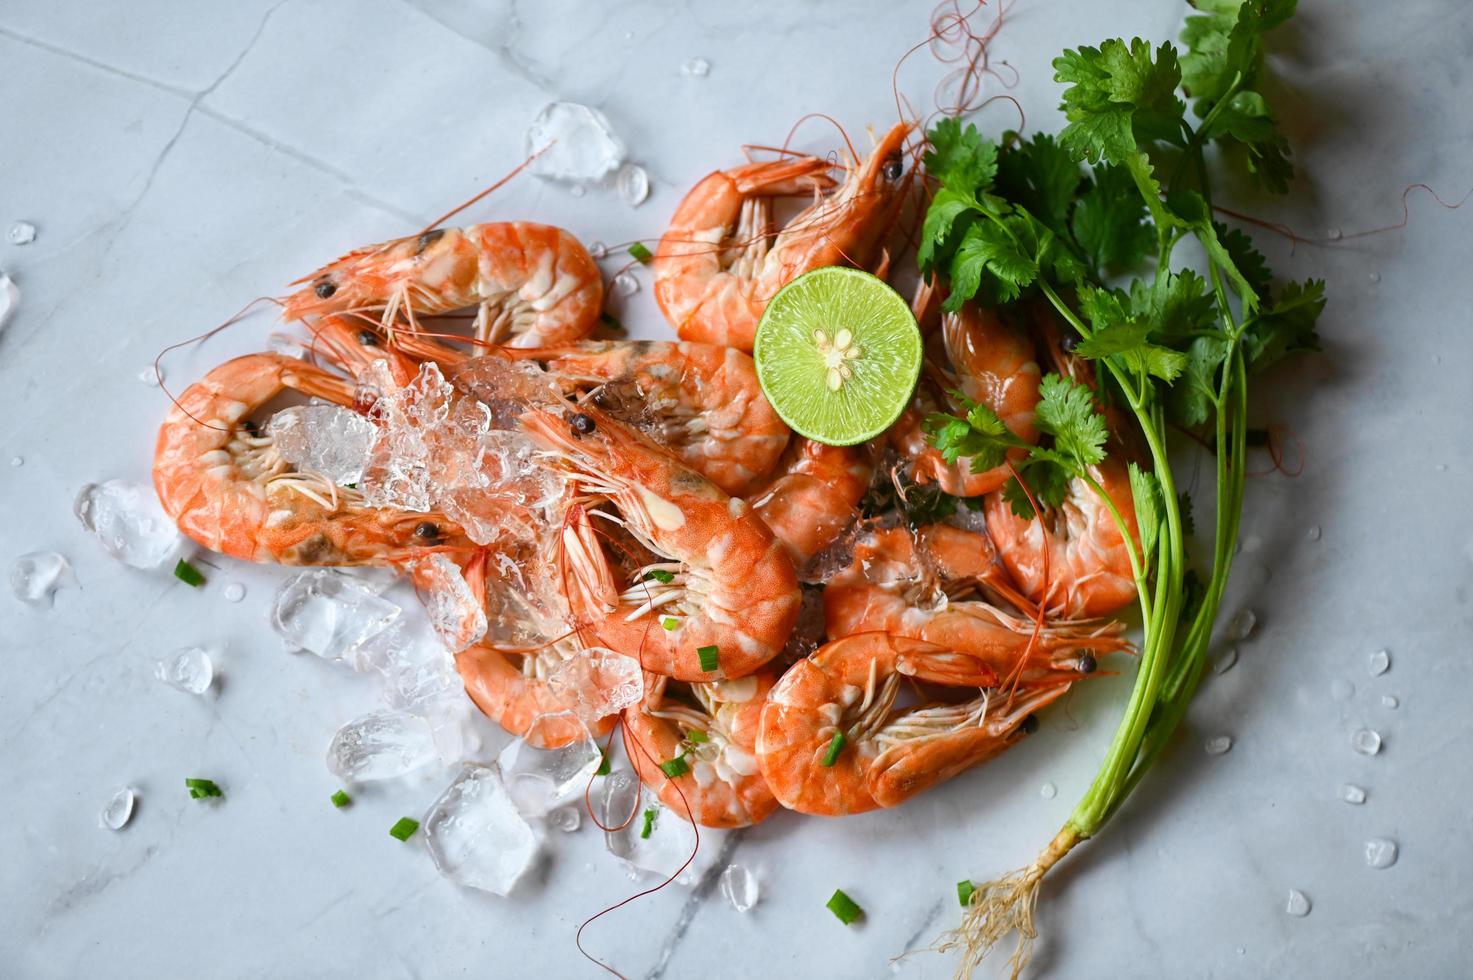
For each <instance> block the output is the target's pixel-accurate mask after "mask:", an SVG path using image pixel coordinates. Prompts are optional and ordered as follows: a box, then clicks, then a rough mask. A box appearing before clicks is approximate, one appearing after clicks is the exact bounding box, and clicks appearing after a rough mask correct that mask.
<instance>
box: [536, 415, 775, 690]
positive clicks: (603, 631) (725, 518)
mask: <svg viewBox="0 0 1473 980" xmlns="http://www.w3.org/2000/svg"><path fill="white" fill-rule="evenodd" d="M521 421H522V426H523V428H524V429H525V431H526V432H527V433H528V435H530V436H531V437H532V438H533V439H534V440H535V441H537V442H538V443H539V444H540V445H541V446H542V448H544V449H545V450H547V451H548V452H549V453H550V454H551V455H552V456H553V458H554V459H555V460H557V461H558V463H559V465H561V466H562V468H563V469H564V471H565V472H566V473H567V475H568V476H569V478H570V479H571V480H572V481H573V483H574V484H575V485H576V486H577V487H578V488H579V489H580V490H581V491H582V492H583V493H585V494H587V495H589V496H591V497H596V498H607V499H608V500H609V501H611V502H612V503H613V505H614V506H615V507H617V508H618V511H619V513H618V514H617V515H615V514H611V513H608V512H607V511H605V510H603V509H596V510H593V511H591V512H590V513H592V514H596V515H598V516H600V517H602V518H605V519H608V520H611V521H616V522H617V523H618V524H620V525H621V526H622V528H623V530H625V531H627V532H628V533H629V534H630V535H632V536H633V537H634V538H635V539H636V540H638V541H639V543H640V544H642V545H643V546H644V547H645V548H646V549H648V551H649V552H650V553H651V554H652V555H653V556H655V559H656V560H655V561H654V562H652V563H650V564H648V565H645V566H643V567H640V568H636V569H634V570H633V572H632V574H630V575H629V576H628V577H627V580H626V581H625V584H624V591H623V593H622V594H619V595H617V596H610V595H607V594H604V595H597V596H593V597H587V596H579V597H578V598H577V601H575V613H576V614H577V615H578V617H579V618H580V620H581V619H583V618H585V617H587V618H590V619H592V624H591V628H592V631H593V632H594V633H595V634H596V635H597V636H598V637H599V639H600V640H601V641H602V642H603V643H604V644H605V645H606V646H609V647H612V648H613V649H615V650H617V651H619V652H620V653H624V654H627V655H629V656H632V657H637V658H639V660H640V663H641V665H643V666H644V668H645V669H646V670H651V671H654V672H655V673H658V674H665V675H668V676H671V677H675V678H677V679H680V680H691V681H695V680H707V681H709V680H716V679H719V678H728V677H741V676H743V675H745V674H750V673H752V672H753V671H755V670H756V669H757V668H759V667H761V666H762V665H763V664H765V663H767V661H769V660H771V659H772V658H773V657H775V656H777V654H778V651H780V650H781V649H782V648H783V644H784V643H786V642H787V638H788V633H789V631H791V630H792V628H793V623H794V621H795V620H796V619H797V616H798V603H799V591H798V580H797V575H796V573H795V572H794V570H793V563H792V561H791V560H790V559H789V558H788V555H787V552H786V551H785V550H784V549H783V546H782V545H781V544H780V543H779V542H778V541H777V540H776V539H774V538H773V536H772V532H771V531H769V530H768V529H767V525H766V524H764V523H762V519H761V518H760V517H758V516H757V515H756V514H755V513H754V512H753V511H752V508H751V507H750V506H748V504H747V503H746V502H745V501H743V500H742V499H741V498H740V497H728V496H727V495H726V494H724V493H722V492H721V490H720V489H719V488H718V487H717V486H716V485H715V484H713V483H711V482H710V481H709V480H707V479H706V478H705V477H703V476H701V475H700V474H699V473H696V472H695V471H694V470H691V469H689V468H688V467H686V466H685V465H684V464H682V463H680V462H679V461H678V460H676V459H674V458H673V457H671V456H670V455H669V454H668V453H666V452H665V451H664V450H662V449H660V448H659V447H658V446H656V445H654V444H653V443H651V442H650V441H648V440H647V439H645V438H644V437H643V436H641V435H640V434H639V433H638V432H636V431H634V430H632V429H630V428H628V427H627V426H625V425H623V424H621V423H619V422H617V421H615V420H614V419H613V418H612V417H610V416H609V415H608V413H606V412H604V411H603V410H601V409H599V408H596V407H595V406H593V405H584V406H582V411H581V413H580V414H576V415H572V417H571V419H570V420H564V419H563V418H561V417H558V416H555V415H553V414H551V413H549V412H545V411H540V410H534V411H529V412H527V413H526V414H524V415H523V416H522V420H521ZM568 540H569V539H568V538H567V537H565V538H564V542H565V544H566V543H567V542H568ZM562 560H563V561H564V562H566V563H568V564H570V565H572V566H575V570H576V566H578V565H580V564H582V565H587V564H593V565H598V564H605V563H606V562H607V559H606V558H605V557H604V556H603V555H601V554H586V553H583V554H572V553H569V551H568V549H565V552H564V555H563V556H562ZM577 577H578V580H580V581H586V580H587V576H586V575H585V574H583V573H581V572H580V573H579V574H578V576H577ZM647 578H652V580H647ZM666 578H668V579H669V581H660V580H661V579H666ZM710 647H715V648H716V650H717V658H718V666H717V667H716V669H715V670H703V669H702V668H701V654H700V652H699V651H701V650H702V649H703V648H710ZM708 656H709V654H708Z"/></svg>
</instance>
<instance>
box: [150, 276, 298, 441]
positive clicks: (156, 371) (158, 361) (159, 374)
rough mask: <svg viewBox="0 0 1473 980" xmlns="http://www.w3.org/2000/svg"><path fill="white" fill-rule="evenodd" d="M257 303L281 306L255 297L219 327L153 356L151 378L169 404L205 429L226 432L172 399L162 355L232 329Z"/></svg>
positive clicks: (175, 344)
mask: <svg viewBox="0 0 1473 980" xmlns="http://www.w3.org/2000/svg"><path fill="white" fill-rule="evenodd" d="M257 303H275V304H276V305H277V306H280V305H282V304H281V300H279V299H275V298H274V297H271V296H257V297H256V298H255V299H253V300H251V301H250V302H249V303H247V304H246V305H245V306H242V307H241V308H240V310H239V311H237V312H236V313H235V314H234V315H233V316H231V317H230V319H228V320H226V321H225V322H224V323H222V324H220V325H219V326H216V327H211V328H210V329H209V330H206V331H205V332H204V333H202V334H198V335H196V336H194V337H190V338H189V339H188V340H181V341H179V342H178V343H173V344H170V345H169V346H167V347H165V348H164V349H163V350H161V351H159V352H158V354H156V355H155V356H154V359H153V376H154V379H155V380H156V381H157V382H158V386H159V388H160V390H162V391H163V393H164V394H165V395H167V396H168V398H169V401H171V402H173V403H174V407H175V408H177V409H179V411H181V412H183V413H184V414H185V415H188V416H189V417H190V418H191V419H192V420H193V421H194V422H195V423H196V424H198V425H202V426H204V427H205V428H207V429H219V430H220V431H221V432H225V431H228V430H227V429H226V428H225V427H224V426H219V425H211V424H210V423H209V422H206V421H204V420H203V419H201V418H199V417H198V416H196V415H195V414H194V413H193V412H191V411H190V410H189V409H187V408H185V407H184V406H183V405H181V404H179V399H177V398H175V397H174V393H173V392H172V391H170V390H169V387H168V385H166V384H164V369H163V361H164V355H165V354H167V353H169V352H170V351H175V350H178V349H179V348H181V347H188V346H189V345H191V344H202V343H204V342H205V341H207V340H209V339H210V338H211V337H213V336H215V335H216V334H217V333H221V332H222V331H224V330H225V329H226V328H227V327H233V326H235V325H236V324H237V323H239V322H240V321H241V320H244V319H245V318H246V316H247V315H248V314H249V313H250V312H251V307H253V306H255V305H256V304H257Z"/></svg>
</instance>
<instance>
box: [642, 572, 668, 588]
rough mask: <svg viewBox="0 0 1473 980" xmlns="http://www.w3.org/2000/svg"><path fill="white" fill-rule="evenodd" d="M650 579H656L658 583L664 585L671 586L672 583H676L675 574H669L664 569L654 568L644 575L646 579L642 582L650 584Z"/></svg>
mask: <svg viewBox="0 0 1473 980" xmlns="http://www.w3.org/2000/svg"><path fill="white" fill-rule="evenodd" d="M650 579H654V580H655V581H656V582H663V583H664V584H666V585H669V584H670V583H671V582H673V581H675V573H674V572H667V571H665V570H664V569H663V568H652V569H650V570H649V571H648V572H645V573H644V578H642V579H640V581H641V582H648V581H649V580H650Z"/></svg>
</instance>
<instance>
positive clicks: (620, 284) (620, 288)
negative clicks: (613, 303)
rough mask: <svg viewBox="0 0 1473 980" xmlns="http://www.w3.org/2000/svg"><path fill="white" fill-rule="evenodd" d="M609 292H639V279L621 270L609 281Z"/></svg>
mask: <svg viewBox="0 0 1473 980" xmlns="http://www.w3.org/2000/svg"><path fill="white" fill-rule="evenodd" d="M609 292H611V293H613V294H614V295H615V296H632V295H634V294H635V293H637V292H639V280H638V279H636V278H634V276H632V275H630V274H629V273H627V272H621V273H619V274H618V275H617V276H615V277H614V281H613V282H611V283H609Z"/></svg>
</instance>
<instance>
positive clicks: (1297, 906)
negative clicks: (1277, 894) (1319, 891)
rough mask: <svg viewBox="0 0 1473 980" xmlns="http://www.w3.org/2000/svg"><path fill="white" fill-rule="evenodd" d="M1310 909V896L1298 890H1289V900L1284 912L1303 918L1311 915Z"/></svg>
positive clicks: (1285, 904)
mask: <svg viewBox="0 0 1473 980" xmlns="http://www.w3.org/2000/svg"><path fill="white" fill-rule="evenodd" d="M1309 909H1310V904H1309V896H1308V895H1306V894H1304V892H1302V891H1300V890H1299V889H1297V888H1291V889H1289V900H1288V901H1287V902H1285V903H1284V911H1285V912H1288V913H1289V914H1290V915H1297V916H1299V917H1301V918H1303V917H1304V916H1306V915H1308V914H1309Z"/></svg>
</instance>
